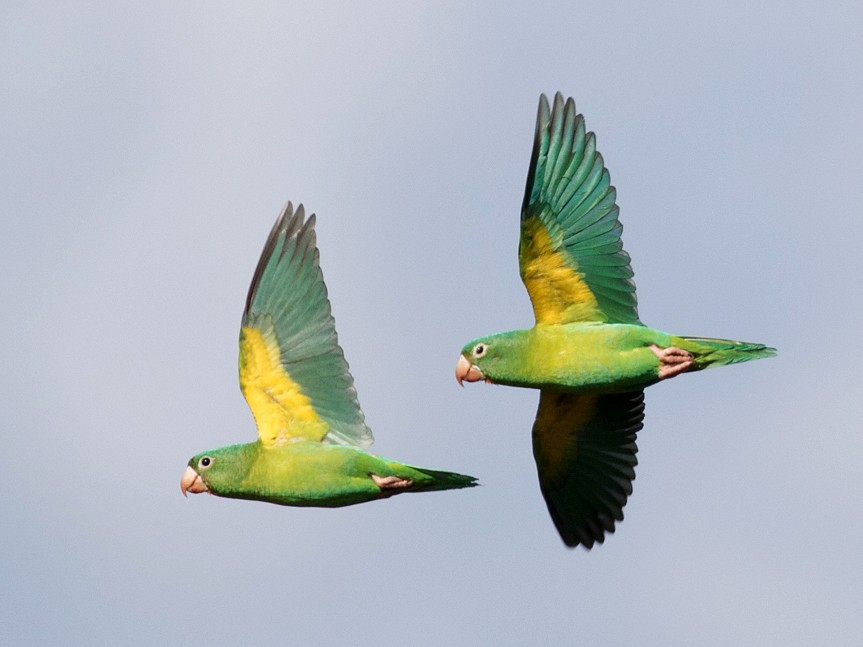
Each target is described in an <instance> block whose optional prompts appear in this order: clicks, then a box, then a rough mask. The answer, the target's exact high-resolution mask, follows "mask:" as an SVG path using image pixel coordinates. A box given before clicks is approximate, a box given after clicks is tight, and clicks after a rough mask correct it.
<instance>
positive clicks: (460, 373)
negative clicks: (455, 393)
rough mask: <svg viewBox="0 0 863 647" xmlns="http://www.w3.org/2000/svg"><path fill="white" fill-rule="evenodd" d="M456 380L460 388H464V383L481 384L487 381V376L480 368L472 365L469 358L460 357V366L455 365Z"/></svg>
mask: <svg viewBox="0 0 863 647" xmlns="http://www.w3.org/2000/svg"><path fill="white" fill-rule="evenodd" d="M455 379H456V381H457V382H458V383H459V386H464V384H462V382H479V381H480V380H484V379H485V375H483V374H482V371H481V370H479V367H478V366H476V365H475V364H471V363H470V361H469V360H468V358H467V357H465V356H464V355H459V358H458V364H456V365H455Z"/></svg>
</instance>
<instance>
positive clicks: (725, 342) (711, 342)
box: [675, 337, 776, 371]
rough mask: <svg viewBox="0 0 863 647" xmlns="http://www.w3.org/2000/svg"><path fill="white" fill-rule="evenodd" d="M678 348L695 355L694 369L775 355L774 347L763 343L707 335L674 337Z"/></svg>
mask: <svg viewBox="0 0 863 647" xmlns="http://www.w3.org/2000/svg"><path fill="white" fill-rule="evenodd" d="M675 342H676V343H678V345H679V346H680V348H682V349H683V350H686V351H689V352H690V353H692V354H693V355H694V356H695V362H694V364H695V366H694V369H695V370H696V371H698V370H701V369H704V368H710V367H712V366H725V365H726V364H737V363H739V362H748V361H750V360H753V359H761V358H762V357H775V356H776V349H775V348H771V347H770V346H765V345H764V344H754V343H751V342H745V341H732V340H730V339H711V338H708V337H676V338H675Z"/></svg>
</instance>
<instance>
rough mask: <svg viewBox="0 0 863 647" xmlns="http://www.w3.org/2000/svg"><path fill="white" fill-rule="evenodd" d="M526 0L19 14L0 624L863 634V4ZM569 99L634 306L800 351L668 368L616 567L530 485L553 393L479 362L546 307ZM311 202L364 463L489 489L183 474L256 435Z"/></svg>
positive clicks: (7, 248)
mask: <svg viewBox="0 0 863 647" xmlns="http://www.w3.org/2000/svg"><path fill="white" fill-rule="evenodd" d="M499 5H500V3H460V2H449V3H426V4H415V3H404V2H391V3H358V2H344V3H325V2H314V3H312V2H310V3H302V4H298V3H269V4H267V3H236V4H233V5H227V4H223V3H213V2H180V3H177V2H170V3H162V2H148V3H135V4H126V3H118V2H104V3H97V2H87V3H84V2H82V3H77V4H73V3H38V2H11V1H10V2H4V3H3V6H2V8H0V75H2V87H0V93H2V101H0V150H2V155H0V165H2V167H0V213H2V218H3V226H2V235H0V326H2V328H0V330H2V332H3V336H4V344H3V352H2V362H0V398H2V405H0V429H2V432H3V444H2V451H0V519H2V521H0V523H2V531H0V643H2V644H4V645H30V644H32V645H37V644H58V645H59V644H66V645H92V644H118V645H119V644H122V645H158V644H164V645H180V644H216V645H240V644H252V643H253V642H254V643H255V644H258V645H290V644H298V645H299V644H306V645H311V644H319V645H330V644H332V645H336V644H338V645H360V644H363V645H406V644H411V645H492V644H494V645H552V644H603V645H696V644H697V645H783V646H788V645H812V644H832V645H853V644H859V640H860V634H861V632H863V614H861V609H863V583H861V573H863V547H861V546H863V543H861V542H863V514H861V513H863V506H861V501H860V498H861V495H863V478H861V471H863V378H861V371H860V366H861V362H863V351H861V342H860V339H861V338H860V322H861V320H863V307H861V292H863V288H861V277H863V263H861V258H860V252H861V246H863V225H861V213H860V211H861V204H863V126H861V124H863V121H861V114H863V49H861V41H860V33H859V32H860V27H861V25H863V9H861V5H860V3H856V2H847V3H837V2H811V3H800V2H764V3H758V2H751V1H748V2H724V3H715V2H710V3H699V4H697V5H696V4H693V3H670V2H669V3H658V4H654V3H635V2H633V3H628V4H623V3H600V2H592V3H582V2H565V3H563V2H562V3H557V4H545V3H525V4H524V5H521V6H519V5H516V4H512V5H507V9H506V10H505V11H504V10H502V9H500V8H499ZM606 5H608V6H606ZM648 5H652V6H648ZM556 90H560V91H562V92H563V93H564V94H565V95H567V96H573V97H574V98H575V100H576V105H577V107H578V109H579V111H581V112H583V113H584V114H585V117H586V120H587V126H588V129H590V130H593V131H595V132H596V133H597V140H598V148H599V150H600V151H601V152H602V153H603V156H604V157H605V160H606V163H607V165H608V167H609V169H610V171H611V177H612V182H613V184H614V185H615V186H616V187H617V189H618V204H619V205H620V207H621V220H622V222H623V224H624V235H623V239H624V244H625V246H626V249H627V250H628V251H629V252H630V254H631V255H632V258H633V268H634V270H635V273H636V281H637V284H638V296H639V305H640V313H641V317H642V319H643V321H645V322H646V323H647V324H649V325H651V326H654V327H656V328H660V329H663V330H666V331H669V332H673V333H677V334H686V335H702V336H718V337H730V338H738V339H744V340H748V341H759V342H764V343H768V344H770V345H774V346H776V347H778V348H779V351H780V355H779V357H778V358H777V359H772V360H762V361H758V362H754V363H750V364H746V365H742V366H732V367H728V368H722V369H718V370H712V371H707V372H704V373H700V374H696V375H687V376H684V377H682V378H680V379H676V380H674V381H672V382H670V383H665V384H661V385H658V386H655V387H652V388H651V389H649V390H648V392H647V417H646V420H645V428H644V430H643V431H642V432H641V433H640V434H639V440H638V445H639V454H638V458H639V466H638V468H637V479H636V481H635V484H634V486H635V491H634V494H633V496H632V497H631V498H630V500H629V503H628V504H627V507H626V509H625V514H626V519H625V520H624V522H623V523H622V524H619V525H618V529H617V532H616V533H615V534H614V535H611V536H610V537H608V538H607V540H606V542H605V544H604V545H601V546H597V547H596V548H595V549H594V550H593V551H590V552H587V551H585V550H583V549H580V548H579V549H577V550H568V549H566V548H565V547H564V546H563V544H562V543H561V542H560V540H559V538H558V536H557V533H556V532H555V530H554V527H553V526H552V523H551V521H550V520H549V518H548V515H547V512H546V508H545V505H544V503H543V501H542V498H541V495H540V493H539V489H538V486H537V483H536V475H535V468H534V464H533V459H532V456H531V448H530V428H531V424H532V421H533V417H534V413H535V409H536V402H537V394H536V393H535V392H531V391H528V390H519V389H512V388H505V387H492V386H487V385H482V384H480V385H470V386H469V387H468V388H466V389H464V390H462V389H459V388H458V385H457V384H456V382H455V379H454V377H453V369H454V366H455V361H456V358H457V355H458V351H459V349H460V348H461V347H462V345H463V344H465V343H466V342H468V341H470V340H471V339H473V338H475V337H477V336H480V335H483V334H487V333H491V332H497V331H502V330H507V329H511V328H517V327H525V326H529V325H531V324H532V312H531V308H530V304H529V301H528V298H527V295H526V293H525V291H524V288H523V286H522V284H521V282H520V280H519V278H518V271H517V263H516V248H517V240H518V210H519V207H520V205H521V199H522V191H523V188H524V181H525V176H526V172H527V165H528V161H529V156H530V148H531V141H532V137H533V130H534V117H535V111H536V105H537V100H538V97H539V94H540V92H545V93H547V94H549V95H551V94H553V93H554V92H555V91H556ZM287 200H293V201H294V203H295V204H297V203H299V202H303V203H304V204H305V205H306V207H307V209H309V210H310V211H314V212H316V213H317V214H318V219H319V220H318V242H319V245H320V247H321V259H322V266H323V271H324V277H325V279H326V282H327V285H328V287H329V292H330V297H331V299H332V303H333V312H334V315H335V318H336V324H337V329H338V332H339V336H340V340H341V343H342V346H343V348H344V350H345V353H346V356H347V359H348V361H349V363H350V365H351V369H352V372H353V375H354V378H355V381H356V386H357V389H358V393H359V398H360V403H361V405H362V406H363V409H364V411H365V413H366V417H367V420H368V422H369V423H370V425H371V427H372V428H373V429H374V431H375V434H376V437H377V441H376V444H375V445H374V446H373V448H372V449H373V451H376V452H378V453H381V454H383V455H385V456H388V457H391V458H394V459H398V460H402V461H405V462H412V463H415V464H418V465H423V466H426V467H432V468H440V469H449V470H456V471H461V472H465V473H469V474H474V475H476V476H478V477H479V478H480V479H481V481H482V483H483V487H481V488H476V489H473V490H468V491H458V492H441V493H429V494H420V495H404V496H400V497H396V498H394V499H390V500H387V501H382V502H374V503H369V504H364V505H360V506H354V507H351V508H345V509H340V510H315V509H297V508H284V507H279V506H274V505H269V504H263V503H257V502H246V501H232V500H228V499H219V498H217V497H207V496H196V497H191V498H189V499H184V498H183V497H182V496H181V494H180V489H179V479H180V475H181V473H182V471H183V469H184V467H185V464H186V461H187V460H188V458H189V457H190V456H191V455H193V454H195V453H197V452H199V451H202V450H205V449H210V448H213V447H218V446H222V445H225V444H230V443H234V442H245V441H249V440H252V439H253V438H254V437H255V429H254V423H253V420H252V417H251V415H250V414H249V411H248V409H247V407H246V404H245V402H244V400H243V399H242V396H241V394H240V391H239V388H238V385H237V335H238V331H239V322H240V315H241V311H242V306H243V300H244V298H245V294H246V289H247V287H248V283H249V280H250V279H251V276H252V272H253V270H254V267H255V263H256V262H257V259H258V255H259V253H260V250H261V247H262V246H263V243H264V240H265V238H266V235H267V233H268V232H269V230H270V227H271V225H272V223H273V221H274V219H275V218H276V216H277V215H278V212H279V210H280V209H281V207H282V205H283V204H284V203H285V202H286V201H287Z"/></svg>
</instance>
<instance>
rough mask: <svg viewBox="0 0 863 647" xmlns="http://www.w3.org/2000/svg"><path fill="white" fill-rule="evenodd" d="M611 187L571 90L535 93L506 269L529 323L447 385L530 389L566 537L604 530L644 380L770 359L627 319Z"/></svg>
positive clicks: (628, 470)
mask: <svg viewBox="0 0 863 647" xmlns="http://www.w3.org/2000/svg"><path fill="white" fill-rule="evenodd" d="M615 198H616V193H615V189H614V187H612V186H611V184H610V180H609V174H608V171H607V170H606V169H605V167H604V165H603V161H602V156H601V155H600V154H599V153H598V152H597V150H596V139H595V138H594V135H593V133H585V126H584V118H583V116H582V115H580V114H577V113H576V111H575V103H574V102H573V100H572V99H567V100H566V101H565V102H564V100H563V97H562V95H561V94H560V93H557V95H556V96H555V98H554V108H553V110H549V105H548V100H547V99H546V98H545V95H542V96H541V97H540V100H539V112H538V115H537V122H536V135H535V137H534V143H533V154H532V155H531V160H530V167H529V170H528V176H527V187H526V189H525V194H524V202H523V204H522V209H521V238H520V241H519V253H518V257H519V270H520V274H521V278H522V281H523V282H524V284H525V286H526V287H527V291H528V294H529V295H530V300H531V303H532V304H533V312H534V316H535V318H536V324H535V325H534V327H533V328H530V329H528V330H514V331H511V332H505V333H499V334H496V335H491V336H489V337H482V338H479V339H475V340H474V341H472V342H470V343H469V344H467V345H466V346H465V347H464V348H463V349H462V351H461V356H460V357H459V360H458V364H457V366H456V379H458V381H459V383H462V382H465V381H466V382H476V381H479V380H484V381H486V382H491V383H494V384H505V385H510V386H521V387H528V388H535V389H539V390H540V397H539V409H538V411H537V414H536V420H535V422H534V425H533V454H534V458H535V460H536V467H537V471H538V473H539V484H540V489H541V491H542V494H543V496H544V498H545V501H546V504H547V505H548V510H549V513H550V514H551V518H552V520H553V521H554V524H555V526H556V527H557V530H558V532H559V533H560V536H561V538H562V539H563V541H564V543H566V545H567V546H571V547H574V546H577V545H579V544H581V545H583V546H584V547H586V548H588V549H590V548H591V547H593V545H594V542H600V543H601V542H602V541H603V540H604V538H605V534H606V533H611V532H614V522H615V521H621V520H622V519H623V506H624V505H625V504H626V499H627V497H628V496H629V495H630V494H631V493H632V480H633V479H634V478H635V469H634V468H635V465H636V463H637V461H636V458H635V453H636V451H637V448H636V444H635V436H636V432H638V431H639V430H640V429H641V428H642V420H643V419H644V388H645V387H647V386H650V385H651V384H655V383H656V382H659V381H660V380H666V379H669V378H672V377H674V376H676V375H679V374H681V373H684V372H688V371H699V370H701V369H705V368H709V367H712V366H723V365H725V364H734V363H737V362H746V361H749V360H752V359H758V358H760V357H771V356H773V355H775V354H776V350H775V349H773V348H769V347H767V346H764V345H763V344H751V343H746V342H737V341H729V340H725V339H707V338H699V337H679V336H675V335H669V334H666V333H664V332H660V331H658V330H654V329H652V328H648V327H646V326H645V325H644V324H642V323H641V321H639V319H638V312H637V309H636V299H635V283H634V282H633V280H632V276H633V273H632V268H631V267H630V258H629V254H627V253H626V252H625V251H624V250H623V245H622V243H621V239H620V233H621V230H622V226H621V224H620V222H619V221H618V219H617V216H618V208H617V205H616V204H615Z"/></svg>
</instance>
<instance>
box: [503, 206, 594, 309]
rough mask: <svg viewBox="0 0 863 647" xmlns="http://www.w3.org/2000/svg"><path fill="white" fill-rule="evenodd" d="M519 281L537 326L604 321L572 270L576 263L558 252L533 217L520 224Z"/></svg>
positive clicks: (583, 284)
mask: <svg viewBox="0 0 863 647" xmlns="http://www.w3.org/2000/svg"><path fill="white" fill-rule="evenodd" d="M519 255H520V257H521V277H522V280H523V281H524V284H525V287H527V292H528V294H529V295H530V301H531V303H532V304H533V313H534V316H535V317H536V323H538V324H563V323H570V322H573V321H603V320H604V317H603V316H602V313H601V311H600V309H599V304H598V303H597V301H596V297H595V296H594V295H593V292H592V291H591V290H590V288H589V287H588V286H587V283H585V282H584V279H583V278H582V277H581V275H580V274H579V273H578V271H577V270H576V268H575V261H574V260H573V259H572V258H571V257H570V256H569V254H568V253H567V252H566V251H565V250H563V249H559V245H556V244H555V243H554V241H553V240H552V238H551V236H550V235H549V233H548V229H547V228H546V227H545V225H544V224H543V223H542V221H541V220H540V219H539V218H538V217H536V216H534V217H532V218H530V219H529V220H526V221H524V222H523V223H522V230H521V248H520V254H519Z"/></svg>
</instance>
